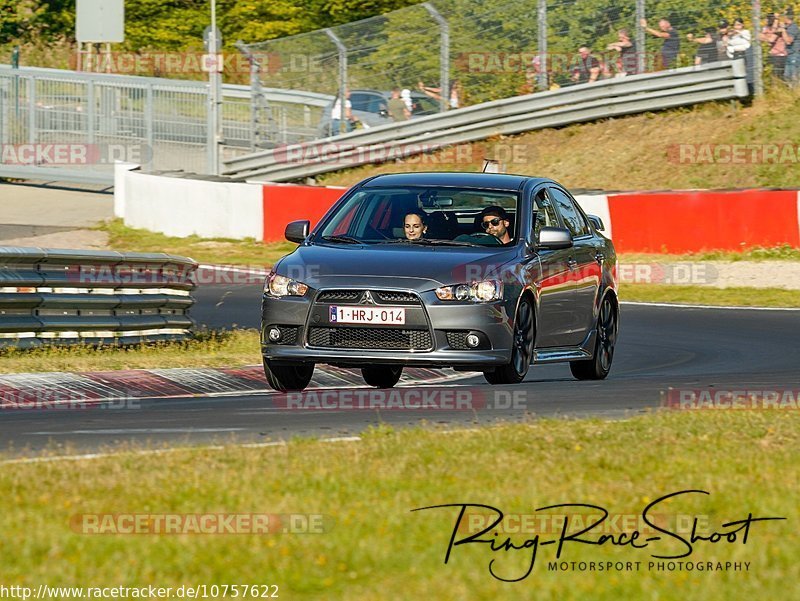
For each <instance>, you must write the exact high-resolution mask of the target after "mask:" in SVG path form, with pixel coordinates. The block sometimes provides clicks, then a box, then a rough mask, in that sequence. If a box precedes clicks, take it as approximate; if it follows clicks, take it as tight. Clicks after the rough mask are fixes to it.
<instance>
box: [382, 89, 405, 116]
mask: <svg viewBox="0 0 800 601" xmlns="http://www.w3.org/2000/svg"><path fill="white" fill-rule="evenodd" d="M386 105H387V106H386V111H387V112H388V113H389V117H391V118H392V121H408V120H409V119H410V118H411V111H410V110H408V107H407V106H406V103H405V102H404V101H403V99H402V98H400V88H394V89H393V90H392V97H391V98H390V99H389V102H388V103H386Z"/></svg>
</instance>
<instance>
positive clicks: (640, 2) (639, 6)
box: [636, 0, 647, 73]
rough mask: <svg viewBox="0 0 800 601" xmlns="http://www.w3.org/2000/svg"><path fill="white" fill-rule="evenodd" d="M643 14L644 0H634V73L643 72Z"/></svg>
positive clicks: (644, 15)
mask: <svg viewBox="0 0 800 601" xmlns="http://www.w3.org/2000/svg"><path fill="white" fill-rule="evenodd" d="M645 17H646V14H645V0H636V72H637V73H644V72H645V68H646V67H645V59H646V57H647V52H646V48H647V39H646V38H645V33H646V32H645V30H644V27H642V19H644V18H645Z"/></svg>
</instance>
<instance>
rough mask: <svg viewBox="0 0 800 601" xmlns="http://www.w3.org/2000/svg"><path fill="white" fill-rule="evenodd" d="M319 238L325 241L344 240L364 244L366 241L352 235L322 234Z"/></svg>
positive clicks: (347, 242)
mask: <svg viewBox="0 0 800 601" xmlns="http://www.w3.org/2000/svg"><path fill="white" fill-rule="evenodd" d="M320 240H325V241H326V242H344V243H345V244H366V242H364V241H362V240H359V239H358V238H353V237H352V236H322V237H321V238H320Z"/></svg>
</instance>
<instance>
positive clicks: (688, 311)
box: [0, 285, 800, 456]
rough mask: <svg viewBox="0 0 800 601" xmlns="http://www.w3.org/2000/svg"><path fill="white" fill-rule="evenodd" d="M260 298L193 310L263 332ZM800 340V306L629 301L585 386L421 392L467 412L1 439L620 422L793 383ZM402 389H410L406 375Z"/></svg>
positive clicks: (102, 411)
mask: <svg viewBox="0 0 800 601" xmlns="http://www.w3.org/2000/svg"><path fill="white" fill-rule="evenodd" d="M260 294H261V290H260V287H259V286H257V285H249V286H243V285H239V286H237V285H214V286H206V287H202V288H201V289H199V290H198V291H197V292H196V294H195V297H196V299H197V305H196V309H195V310H194V317H195V319H197V320H198V322H200V323H201V324H205V325H207V326H209V327H230V326H231V325H232V324H233V323H236V324H238V325H239V326H241V327H257V326H258V320H259V302H260ZM798 342H800V311H788V310H744V309H714V308H710V309H709V308H678V307H669V306H646V305H630V304H625V305H623V307H622V311H621V326H620V335H619V339H618V345H617V350H616V355H615V358H614V365H613V368H612V370H611V374H610V376H609V377H608V379H607V380H605V381H602V382H579V381H577V380H574V379H573V378H572V376H571V374H570V372H569V367H568V366H567V365H566V364H557V365H546V366H532V367H531V369H530V371H529V372H528V376H527V378H526V379H525V381H524V382H523V383H521V384H518V385H513V386H489V385H487V384H486V383H485V382H484V380H483V377H482V376H481V375H480V374H478V375H475V376H473V375H472V374H462V375H463V376H464V379H460V380H458V381H457V382H453V383H451V384H448V385H447V386H444V387H442V386H435V387H428V386H426V387H424V388H426V389H427V388H435V389H436V390H437V391H439V393H440V394H451V395H452V394H453V393H454V391H455V392H459V393H461V394H462V395H463V394H467V395H472V396H471V397H470V398H472V399H473V400H474V399H479V400H480V401H482V402H483V403H484V406H482V407H479V408H477V409H473V410H468V411H464V410H459V411H446V410H430V409H428V410H416V411H413V410H405V411H400V410H382V411H378V410H360V409H359V410H354V409H287V408H284V407H281V406H279V402H278V401H277V397H276V395H274V394H253V395H248V396H226V397H199V398H183V399H166V400H165V399H153V400H148V399H144V400H141V401H139V402H137V403H136V404H135V406H130V407H123V408H118V407H115V406H113V405H112V406H111V407H108V406H104V405H100V406H98V407H97V408H96V409H89V410H83V411H75V410H57V409H52V410H46V411H45V410H37V411H9V412H4V413H3V414H2V415H0V441H2V445H1V447H2V449H3V450H4V451H7V452H8V451H9V449H11V454H12V455H23V456H27V455H30V454H32V453H33V452H36V451H41V450H45V449H46V450H48V451H53V452H56V453H65V452H67V453H70V452H90V451H97V450H105V449H109V448H114V447H116V446H117V445H118V444H120V443H125V442H131V441H133V442H135V443H137V445H141V446H146V447H149V446H155V447H160V446H164V445H165V444H166V445H180V444H210V443H218V442H230V441H236V442H248V443H262V442H268V441H275V440H282V439H288V438H290V437H293V436H298V435H299V436H319V437H324V438H329V437H341V436H354V435H357V434H358V433H359V432H360V431H362V430H363V429H365V428H367V427H368V426H371V425H376V424H379V423H381V422H382V423H386V424H390V425H392V426H395V427H407V426H415V425H420V424H423V423H425V424H427V425H435V426H442V427H474V426H476V425H483V424H488V423H492V422H496V421H498V420H503V421H519V420H526V419H531V417H539V416H570V417H584V416H596V417H603V418H622V417H625V416H628V415H634V414H637V413H640V412H643V411H647V410H648V409H651V408H656V407H658V406H659V405H660V403H661V398H662V396H661V395H662V392H664V391H666V390H668V389H669V388H675V389H680V388H689V389H698V388H706V387H715V388H716V389H731V390H740V389H750V390H753V389H761V390H763V389H782V388H795V389H796V388H798V387H800V381H799V380H800V352H799V351H798ZM258 361H259V357H258V356H254V357H253V362H254V363H257V362H258ZM398 386H399V388H398V389H402V387H403V384H402V380H401V383H400V384H399V385H398ZM370 390H371V389H370ZM396 390H397V389H396ZM441 391H445V392H441ZM351 392H352V391H351ZM328 398H330V397H328ZM513 401H515V402H516V403H515V404H513V405H512V402H513ZM479 404H480V403H479ZM509 405H512V406H509Z"/></svg>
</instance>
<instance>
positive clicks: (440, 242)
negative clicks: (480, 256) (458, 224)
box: [376, 238, 480, 246]
mask: <svg viewBox="0 0 800 601" xmlns="http://www.w3.org/2000/svg"><path fill="white" fill-rule="evenodd" d="M376 244H423V245H426V246H480V245H479V244H475V243H473V242H465V241H462V240H444V239H441V238H420V239H419V240H407V239H405V238H398V239H397V240H381V241H380V242H376Z"/></svg>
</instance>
